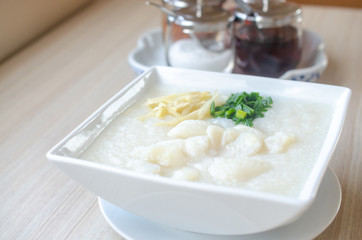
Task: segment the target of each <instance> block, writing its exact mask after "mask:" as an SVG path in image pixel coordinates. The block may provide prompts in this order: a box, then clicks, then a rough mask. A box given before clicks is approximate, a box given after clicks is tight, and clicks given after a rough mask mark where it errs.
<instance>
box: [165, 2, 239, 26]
mask: <svg viewBox="0 0 362 240" xmlns="http://www.w3.org/2000/svg"><path fill="white" fill-rule="evenodd" d="M198 2H199V1H198ZM200 2H204V1H200ZM205 2H206V3H207V1H205ZM175 13H176V16H169V17H171V18H174V23H175V24H177V25H179V26H181V27H182V28H183V29H189V30H192V31H195V32H206V31H218V30H221V29H225V28H226V27H227V26H228V25H229V24H230V23H232V22H233V21H234V18H235V17H234V15H233V14H232V13H230V12H228V11H225V10H223V9H221V8H219V7H215V6H210V5H207V4H195V5H192V6H190V7H187V8H182V9H180V10H178V11H177V12H175Z"/></svg>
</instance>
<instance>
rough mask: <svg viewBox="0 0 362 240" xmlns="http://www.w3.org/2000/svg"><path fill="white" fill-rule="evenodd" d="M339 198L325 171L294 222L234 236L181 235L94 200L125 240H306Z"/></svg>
mask: <svg viewBox="0 0 362 240" xmlns="http://www.w3.org/2000/svg"><path fill="white" fill-rule="evenodd" d="M341 198H342V193H341V187H340V184H339V181H338V178H337V176H336V175H335V174H334V172H333V171H332V170H330V169H328V171H327V172H326V174H325V176H324V178H323V181H322V183H321V186H320V189H319V191H318V194H317V197H316V199H315V201H314V203H313V204H312V206H311V207H310V208H309V209H308V210H307V211H306V212H305V214H304V215H303V216H302V217H300V218H299V219H298V220H296V221H295V222H293V223H291V224H289V225H286V226H283V227H279V228H276V229H273V230H270V231H266V232H262V233H257V234H248V235H238V236H219V235H206V234H198V233H192V232H185V231H181V230H178V229H174V228H170V227H167V226H163V225H160V224H157V223H154V222H151V221H148V220H146V219H143V218H141V217H138V216H136V215H134V214H131V213H129V212H126V211H124V210H122V209H120V208H118V207H117V206H114V205H113V204H111V203H109V202H107V201H105V200H103V199H101V198H98V202H99V207H100V210H101V212H102V214H103V216H104V218H105V219H106V221H107V222H108V223H109V224H110V226H111V227H112V228H113V229H114V230H115V231H116V232H117V233H118V234H119V235H121V236H122V237H124V238H126V239H127V240H143V239H157V240H169V239H172V240H184V239H187V240H265V239H268V240H290V239H293V240H308V239H313V238H315V237H316V236H318V235H319V234H320V233H321V232H323V231H324V230H325V229H326V228H327V227H328V225H329V224H330V223H331V222H332V221H333V219H334V218H335V216H336V215H337V212H338V210H339V207H340V203H341Z"/></svg>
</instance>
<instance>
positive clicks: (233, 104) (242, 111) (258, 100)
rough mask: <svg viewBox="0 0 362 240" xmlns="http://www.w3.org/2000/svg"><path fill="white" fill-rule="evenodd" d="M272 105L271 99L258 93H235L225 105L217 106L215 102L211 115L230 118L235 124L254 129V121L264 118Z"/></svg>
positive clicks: (211, 107) (212, 105) (211, 108)
mask: <svg viewBox="0 0 362 240" xmlns="http://www.w3.org/2000/svg"><path fill="white" fill-rule="evenodd" d="M272 104H273V99H272V98H271V97H266V98H264V97H262V96H260V94H259V93H258V92H251V93H246V92H242V93H233V94H231V96H230V97H229V98H228V99H227V100H226V103H225V104H223V105H220V106H215V102H212V104H211V106H210V114H211V116H213V117H223V118H229V119H231V120H233V121H234V122H235V124H239V123H243V124H244V125H246V126H250V127H252V126H253V120H254V119H255V118H262V117H264V112H266V111H268V109H269V108H271V107H272Z"/></svg>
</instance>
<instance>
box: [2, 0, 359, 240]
mask: <svg viewBox="0 0 362 240" xmlns="http://www.w3.org/2000/svg"><path fill="white" fill-rule="evenodd" d="M160 19H161V18H160V13H159V12H158V11H157V10H156V9H154V8H152V7H149V6H145V4H144V2H143V1H117V0H114V1H94V2H92V3H91V4H89V5H88V6H87V7H85V8H83V9H82V10H81V11H79V12H78V13H77V14H75V15H73V16H72V17H71V18H69V19H68V20H66V21H64V22H63V23H61V24H60V25H58V26H57V27H56V28H55V29H53V30H52V31H50V32H48V33H46V34H45V35H43V36H42V37H40V38H39V39H38V40H37V41H35V42H33V43H32V44H30V45H28V46H27V47H26V48H24V49H23V50H22V51H20V52H18V53H17V54H16V55H14V56H13V57H11V58H9V59H8V60H7V61H5V62H2V63H1V65H0V204H1V205H0V239H120V237H119V236H118V235H117V234H116V233H115V232H114V231H113V230H112V229H111V227H110V226H109V225H108V224H107V223H106V221H105V220H104V218H103V217H102V215H101V213H100V210H99V208H98V203H97V197H96V196H94V195H93V194H92V193H90V192H89V191H87V189H85V188H83V187H82V186H81V185H79V184H78V183H77V182H75V181H73V180H72V179H70V178H69V177H68V176H67V175H65V174H64V173H63V172H61V171H60V170H58V169H57V168H56V167H55V166H54V165H52V164H51V163H50V162H49V161H47V159H46V157H45V154H46V152H47V151H48V150H49V149H50V148H51V147H52V146H53V145H55V144H56V143H57V142H58V141H59V140H61V139H62V138H63V137H64V136H65V135H66V134H67V133H69V132H70V131H71V130H72V129H74V128H75V127H76V126H77V125H78V124H79V123H80V122H81V121H83V120H84V119H85V118H86V117H87V116H89V115H90V114H91V113H92V112H93V111H94V110H95V109H97V108H98V107H99V106H100V105H101V104H102V103H104V102H105V101H106V100H107V99H109V98H110V97H111V96H113V95H114V94H115V93H116V92H117V91H119V90H120V89H121V88H122V87H123V86H125V85H126V84H127V83H128V82H129V81H131V80H132V79H133V78H134V77H135V74H134V73H133V72H132V70H131V68H130V67H129V65H128V62H127V56H128V54H129V52H130V51H131V50H132V49H133V48H134V47H135V46H136V42H137V39H138V37H139V36H140V35H141V34H142V33H144V32H145V31H147V30H150V29H152V28H155V27H158V26H159V25H160V22H161V20H160ZM361 24H362V9H350V8H335V7H318V6H304V27H305V28H308V29H310V30H313V31H315V32H318V33H319V34H320V35H321V36H322V38H323V39H324V41H325V44H326V51H327V54H328V57H329V65H328V68H327V70H326V71H325V73H324V74H323V75H322V77H321V78H320V79H319V82H320V83H327V84H335V85H341V86H346V87H349V88H351V89H352V98H351V101H350V105H349V111H348V114H347V118H346V121H345V125H344V129H343V132H342V134H341V137H340V141H339V144H338V146H337V148H336V150H335V154H334V156H333V159H332V160H331V168H332V169H333V170H334V171H335V172H336V174H337V176H338V178H339V180H340V183H341V187H342V191H343V201H342V205H341V208H340V211H339V213H338V215H337V217H336V219H335V220H334V221H333V223H332V224H331V225H330V226H329V227H328V228H327V229H326V231H324V232H323V233H322V234H321V235H320V236H319V237H318V238H317V239H319V240H322V239H328V240H330V239H343V240H346V239H356V240H357V239H362V230H361V229H362V228H361V227H362V187H361V184H362V174H361V173H362V77H361V76H362V48H361V46H360V45H361V39H362V28H361ZM140 231H142V229H140ZM121 239H122V238H121Z"/></svg>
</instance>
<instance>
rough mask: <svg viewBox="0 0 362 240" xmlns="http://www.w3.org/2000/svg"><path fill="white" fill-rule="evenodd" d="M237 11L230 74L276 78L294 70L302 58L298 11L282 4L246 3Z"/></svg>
mask: <svg viewBox="0 0 362 240" xmlns="http://www.w3.org/2000/svg"><path fill="white" fill-rule="evenodd" d="M246 2H247V3H248V4H249V5H250V6H251V7H252V9H253V12H252V13H248V14H247V13H243V12H242V11H237V12H236V14H235V16H236V22H235V24H234V26H235V29H234V40H235V61H234V69H233V73H241V74H248V75H257V76H265V77H275V78H278V77H280V76H281V75H283V74H284V73H285V72H286V71H288V70H290V69H293V68H296V67H297V65H298V63H299V61H300V58H301V54H302V29H301V9H300V7H299V5H297V4H294V3H286V2H285V1H283V0H269V1H266V0H248V1H246Z"/></svg>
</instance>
